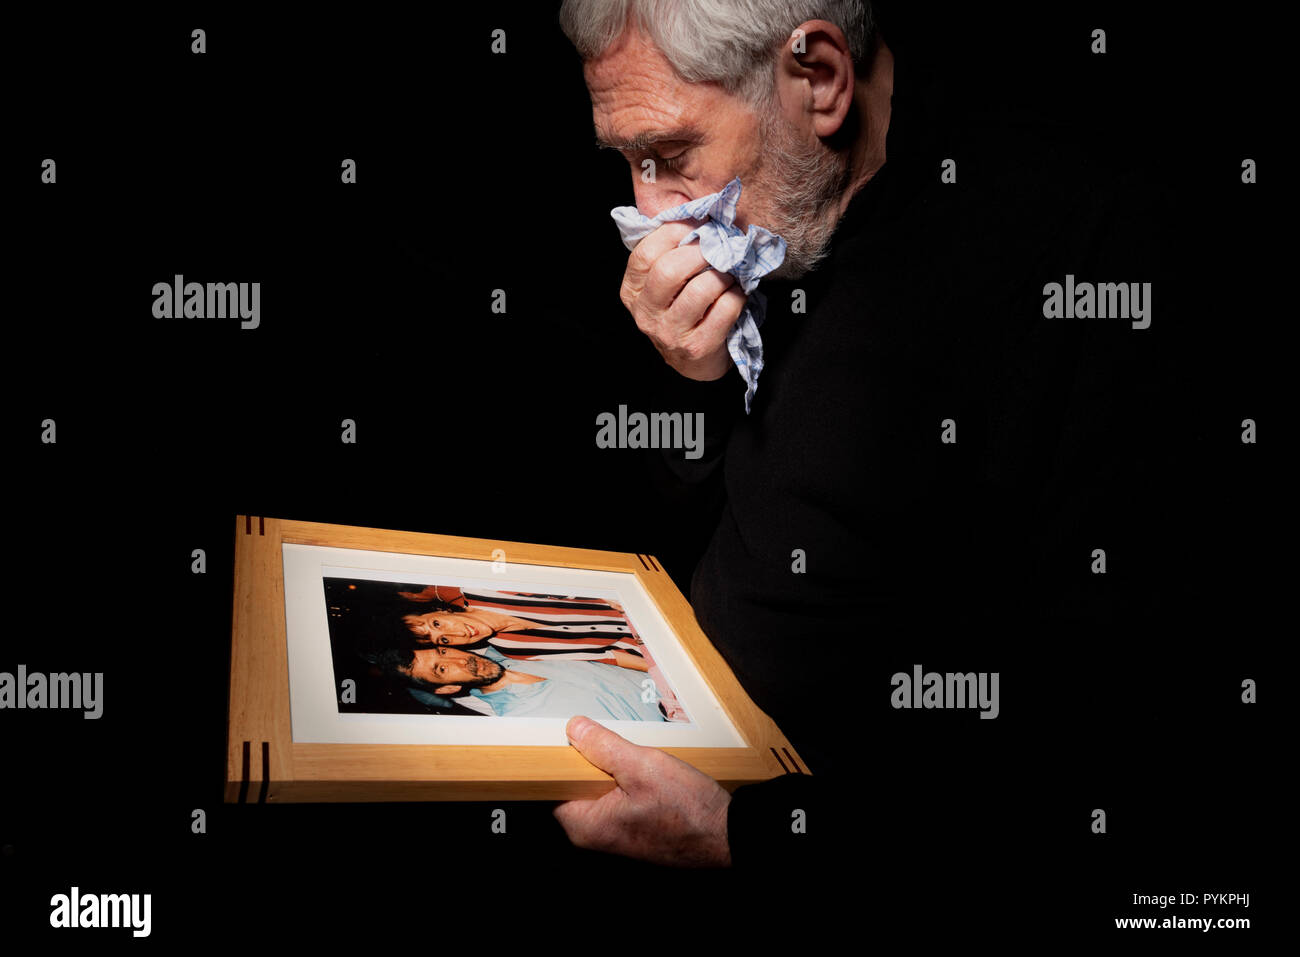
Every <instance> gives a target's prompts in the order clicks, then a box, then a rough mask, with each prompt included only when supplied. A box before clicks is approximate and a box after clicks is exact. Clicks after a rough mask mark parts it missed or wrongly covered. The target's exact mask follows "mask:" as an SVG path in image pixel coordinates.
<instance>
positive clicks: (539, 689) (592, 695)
mask: <svg viewBox="0 0 1300 957" xmlns="http://www.w3.org/2000/svg"><path fill="white" fill-rule="evenodd" d="M483 654H484V655H485V657H490V658H492V659H493V660H495V661H500V662H501V664H503V665H505V667H507V668H512V669H513V670H515V671H519V672H523V673H525V674H530V675H536V676H537V677H539V678H545V679H546V680H545V681H534V682H530V683H528V684H509V685H506V686H505V687H504V688H502V689H501V690H500V691H492V692H489V693H486V694H485V693H484V692H482V691H480V690H478V689H477V688H475V689H473V691H471V692H470V693H471V694H473V695H474V696H475V697H477V698H478V699H479V700H480V701H484V702H486V703H487V704H488V705H489V706H491V708H492V710H493V711H494V712H496V714H497V715H498V716H500V717H508V718H572V717H573V716H574V715H577V714H584V715H586V716H587V717H589V718H610V719H613V720H615V721H663V720H665V719H664V716H663V714H662V713H661V712H660V711H659V705H658V703H657V702H658V699H657V698H656V699H655V701H654V702H649V701H642V700H641V693H642V690H643V689H642V687H641V682H642V681H644V680H646V678H647V677H648V675H646V673H645V672H644V671H635V670H633V669H631V668H620V667H619V666H618V665H607V664H603V663H599V662H592V661H514V660H509V659H506V658H505V657H503V656H499V655H496V654H492V653H489V652H484V653H483Z"/></svg>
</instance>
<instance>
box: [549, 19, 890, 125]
mask: <svg viewBox="0 0 1300 957" xmlns="http://www.w3.org/2000/svg"><path fill="white" fill-rule="evenodd" d="M809 20H828V21H830V22H831V23H833V24H835V25H836V26H837V27H839V28H840V29H841V30H842V31H843V32H844V37H845V39H846V40H848V43H849V52H850V54H852V56H853V64H854V67H855V68H856V69H858V71H859V72H861V71H863V69H864V67H865V66H866V58H867V54H868V52H869V51H870V49H871V43H870V41H871V38H872V31H873V23H872V17H871V3H870V2H869V0H564V5H563V6H562V7H561V8H560V28H561V29H562V30H563V31H564V34H565V36H567V37H568V38H569V41H570V42H571V43H572V44H573V45H574V46H575V47H576V48H577V50H578V53H579V54H580V55H581V56H582V58H583V60H591V59H594V58H596V57H598V56H600V55H601V54H602V53H604V52H605V50H606V49H607V48H608V47H609V45H610V44H611V43H613V42H614V41H615V40H616V39H618V37H619V36H621V35H622V33H623V31H624V30H625V29H626V28H627V27H628V26H629V25H631V26H635V27H637V28H639V29H640V30H642V31H644V32H645V33H646V35H647V36H649V38H650V39H651V40H652V41H653V42H654V45H655V46H656V47H657V48H658V49H659V52H661V53H662V54H663V55H664V58H665V59H666V60H667V61H668V62H669V63H670V64H671V65H672V67H673V69H674V70H676V71H677V73H678V75H679V76H681V78H682V79H683V80H685V81H687V82H688V83H710V82H712V83H719V84H721V86H722V87H723V89H725V90H726V91H727V92H729V93H733V94H736V95H738V96H740V97H741V98H743V99H744V100H746V101H748V102H749V103H751V104H757V103H759V102H761V101H763V100H764V99H766V97H767V96H769V95H770V94H771V91H772V84H773V82H774V77H773V73H772V54H773V52H774V51H775V49H776V48H777V47H778V46H779V45H780V44H782V43H784V42H785V41H786V40H788V39H789V38H790V36H791V35H792V34H793V33H794V30H795V28H796V27H797V26H799V24H801V23H805V22H807V21H809Z"/></svg>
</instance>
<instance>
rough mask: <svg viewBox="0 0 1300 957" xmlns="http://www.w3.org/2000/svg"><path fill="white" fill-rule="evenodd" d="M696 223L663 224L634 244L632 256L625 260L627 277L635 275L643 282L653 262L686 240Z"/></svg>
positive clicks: (687, 221)
mask: <svg viewBox="0 0 1300 957" xmlns="http://www.w3.org/2000/svg"><path fill="white" fill-rule="evenodd" d="M696 225H697V223H696V222H695V221H694V220H684V221H682V222H674V223H664V224H663V225H661V226H660V227H659V228H658V229H656V230H655V231H654V232H652V233H651V234H650V235H649V236H647V237H646V238H645V239H643V240H641V241H640V242H639V243H637V244H636V248H634V249H633V250H632V254H631V255H630V256H628V259H627V271H628V273H629V276H632V275H635V276H636V277H637V278H638V279H639V280H642V281H643V280H644V279H645V275H646V273H648V272H649V271H650V267H651V266H653V265H654V264H655V260H656V259H658V258H659V257H660V256H662V255H663V254H664V253H666V252H668V250H670V249H675V248H676V247H677V244H678V243H680V242H681V241H682V240H683V239H685V238H686V235H687V234H688V233H689V232H690V231H691V230H692V229H694V228H695V226H696Z"/></svg>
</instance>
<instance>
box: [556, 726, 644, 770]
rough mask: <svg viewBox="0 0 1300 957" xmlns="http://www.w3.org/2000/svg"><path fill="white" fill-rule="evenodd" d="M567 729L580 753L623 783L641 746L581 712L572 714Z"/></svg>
mask: <svg viewBox="0 0 1300 957" xmlns="http://www.w3.org/2000/svg"><path fill="white" fill-rule="evenodd" d="M564 731H565V734H567V735H568V736H569V743H570V744H572V745H573V746H574V747H575V748H577V750H578V753H579V754H581V755H582V756H583V757H584V758H586V759H587V760H588V761H590V762H591V763H592V764H594V765H595V766H596V767H598V768H600V769H601V770H602V771H604V772H605V773H606V774H609V775H612V776H613V778H614V780H615V781H618V782H619V785H620V786H623V784H624V780H625V779H627V778H629V777H631V776H632V774H633V773H634V772H635V770H636V765H637V761H638V759H639V757H640V756H639V755H638V753H637V752H638V751H640V748H639V747H638V746H637V745H635V744H633V743H632V742H631V741H628V740H627V739H626V738H623V737H621V736H620V735H617V734H615V733H614V732H613V731H610V730H609V729H608V728H602V727H601V726H600V725H598V724H597V723H596V722H595V721H592V720H591V719H590V718H584V717H581V716H579V717H576V718H570V719H569V723H568V724H567V725H565V728H564Z"/></svg>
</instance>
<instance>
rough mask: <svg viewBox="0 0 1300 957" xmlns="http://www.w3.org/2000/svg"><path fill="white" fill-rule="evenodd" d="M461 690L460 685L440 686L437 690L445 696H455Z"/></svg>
mask: <svg viewBox="0 0 1300 957" xmlns="http://www.w3.org/2000/svg"><path fill="white" fill-rule="evenodd" d="M459 690H460V685H439V686H438V688H437V693H438V694H445V695H453V694H455V693H456V692H457V691H459Z"/></svg>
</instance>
